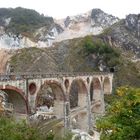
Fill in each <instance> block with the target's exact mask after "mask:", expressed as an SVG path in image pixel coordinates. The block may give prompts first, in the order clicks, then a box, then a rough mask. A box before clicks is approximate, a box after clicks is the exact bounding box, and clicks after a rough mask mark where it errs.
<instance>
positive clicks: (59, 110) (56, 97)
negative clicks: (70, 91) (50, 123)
mask: <svg viewBox="0 0 140 140" xmlns="http://www.w3.org/2000/svg"><path fill="white" fill-rule="evenodd" d="M64 102H65V94H64V91H63V88H62V86H61V84H60V83H59V82H57V81H54V80H49V81H45V82H44V84H43V85H42V86H41V88H40V90H39V92H38V93H37V97H36V110H37V109H39V108H42V107H46V109H45V110H44V111H45V112H47V111H49V110H50V109H51V111H52V113H53V114H54V115H55V116H56V117H57V118H58V119H59V118H62V117H63V116H64Z"/></svg>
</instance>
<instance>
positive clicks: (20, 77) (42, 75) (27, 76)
mask: <svg viewBox="0 0 140 140" xmlns="http://www.w3.org/2000/svg"><path fill="white" fill-rule="evenodd" d="M108 74H112V73H108V72H65V73H64V72H56V73H7V74H1V73H0V81H6V80H7V81H8V80H23V79H39V78H55V77H75V76H87V75H88V76H93V75H108Z"/></svg>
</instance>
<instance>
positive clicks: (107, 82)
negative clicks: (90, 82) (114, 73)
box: [103, 77, 111, 94]
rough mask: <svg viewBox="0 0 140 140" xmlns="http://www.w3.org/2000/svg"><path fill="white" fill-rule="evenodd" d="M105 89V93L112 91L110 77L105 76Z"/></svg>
mask: <svg viewBox="0 0 140 140" xmlns="http://www.w3.org/2000/svg"><path fill="white" fill-rule="evenodd" d="M103 90H104V94H110V92H111V82H110V79H109V77H105V78H104V83H103Z"/></svg>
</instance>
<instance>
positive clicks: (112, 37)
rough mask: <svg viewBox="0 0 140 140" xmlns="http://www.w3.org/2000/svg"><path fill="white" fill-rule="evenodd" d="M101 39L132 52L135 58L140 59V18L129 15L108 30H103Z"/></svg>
mask: <svg viewBox="0 0 140 140" xmlns="http://www.w3.org/2000/svg"><path fill="white" fill-rule="evenodd" d="M102 35H103V37H106V38H108V40H109V41H110V43H113V45H114V46H116V47H120V48H123V49H124V50H130V51H132V52H133V53H134V54H135V56H134V58H133V59H135V58H140V16H139V15H135V14H130V15H128V16H127V17H126V19H122V20H120V21H119V22H117V23H116V24H114V25H112V26H111V27H110V28H108V29H106V30H104V33H103V34H102Z"/></svg>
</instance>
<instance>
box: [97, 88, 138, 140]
mask: <svg viewBox="0 0 140 140" xmlns="http://www.w3.org/2000/svg"><path fill="white" fill-rule="evenodd" d="M97 128H98V129H99V130H100V131H101V140H139V139H140V88H138V89H134V88H128V87H121V88H118V89H117V96H115V99H114V100H113V102H112V104H111V106H110V107H109V108H108V110H107V114H106V115H105V116H104V117H103V118H101V119H99V120H98V121H97Z"/></svg>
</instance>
